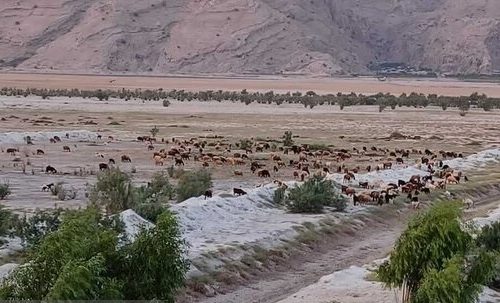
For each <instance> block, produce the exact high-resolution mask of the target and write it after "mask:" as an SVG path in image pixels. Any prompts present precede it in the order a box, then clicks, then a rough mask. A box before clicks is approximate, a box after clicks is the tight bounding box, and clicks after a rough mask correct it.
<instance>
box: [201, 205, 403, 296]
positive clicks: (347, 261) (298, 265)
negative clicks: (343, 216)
mask: <svg viewBox="0 0 500 303" xmlns="http://www.w3.org/2000/svg"><path fill="white" fill-rule="evenodd" d="M409 213H410V212H409V211H404V212H402V213H401V216H399V217H398V216H395V217H392V218H388V219H387V220H386V221H385V222H382V219H381V218H378V220H377V221H370V222H368V223H366V225H365V226H364V227H363V229H362V230H359V231H357V232H356V233H355V235H352V234H348V233H342V234H340V235H336V236H333V237H331V238H330V237H329V238H327V239H325V241H323V242H322V243H320V244H319V245H318V246H317V247H315V248H314V250H313V251H310V252H307V253H304V254H301V255H298V256H295V257H293V258H292V259H291V260H289V262H288V264H286V265H282V266H280V267H279V268H278V269H277V270H274V271H273V272H270V273H267V274H263V276H260V275H259V276H258V277H257V279H256V280H255V281H251V282H250V283H249V284H247V285H245V286H241V287H239V288H237V289H235V290H233V291H230V292H228V293H226V294H222V295H218V296H216V297H212V298H203V299H200V300H198V301H196V300H195V301H194V302H200V303H201V302H202V303H219V302H220V303H233V302H234V303H239V302H252V303H264V302H266V303H268V302H269V303H270V302H276V301H279V300H281V299H284V298H286V297H287V296H289V295H290V294H292V293H295V292H296V291H298V290H300V289H301V288H303V287H305V286H307V285H310V284H312V283H314V282H316V281H317V280H318V279H319V278H320V277H322V276H324V275H327V274H330V273H332V272H334V271H337V270H341V269H344V268H346V267H347V266H350V265H359V266H361V265H363V264H366V263H370V262H372V261H374V260H377V259H380V258H383V257H385V256H386V255H387V254H388V253H389V252H390V250H391V248H392V246H393V245H394V241H395V240H396V238H397V236H398V235H399V234H400V233H401V232H402V230H403V228H404V227H405V225H406V222H407V220H408V218H409Z"/></svg>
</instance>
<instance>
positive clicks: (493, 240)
mask: <svg viewBox="0 0 500 303" xmlns="http://www.w3.org/2000/svg"><path fill="white" fill-rule="evenodd" d="M476 242H477V244H478V245H479V246H481V247H484V248H485V249H487V250H495V251H498V252H500V221H497V222H494V223H492V224H490V225H486V226H484V227H483V228H482V230H481V233H480V234H479V236H478V237H477V239H476Z"/></svg>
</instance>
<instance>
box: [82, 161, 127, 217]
mask: <svg viewBox="0 0 500 303" xmlns="http://www.w3.org/2000/svg"><path fill="white" fill-rule="evenodd" d="M89 201H90V203H91V204H93V205H96V206H98V207H100V208H104V209H105V210H106V212H107V213H110V214H114V213H117V212H120V211H123V210H126V209H129V208H133V206H134V205H135V201H134V187H133V185H132V180H131V178H130V176H129V175H127V174H126V173H124V172H122V171H120V170H119V169H117V168H112V169H109V170H106V171H103V172H101V173H100V174H98V175H97V182H96V184H95V185H94V186H93V187H91V188H90V195H89Z"/></svg>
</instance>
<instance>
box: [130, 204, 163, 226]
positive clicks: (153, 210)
mask: <svg viewBox="0 0 500 303" xmlns="http://www.w3.org/2000/svg"><path fill="white" fill-rule="evenodd" d="M166 210H168V207H167V206H165V205H162V204H158V203H139V204H137V205H135V206H134V211H135V212H136V213H137V214H138V215H139V216H141V217H143V218H144V219H146V220H148V221H151V222H153V223H156V221H157V219H158V216H159V215H161V214H162V213H164V212H165V211H166Z"/></svg>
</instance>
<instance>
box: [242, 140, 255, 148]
mask: <svg viewBox="0 0 500 303" xmlns="http://www.w3.org/2000/svg"><path fill="white" fill-rule="evenodd" d="M252 146H253V142H252V140H250V139H243V140H240V149H243V150H247V149H251V148H252Z"/></svg>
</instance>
